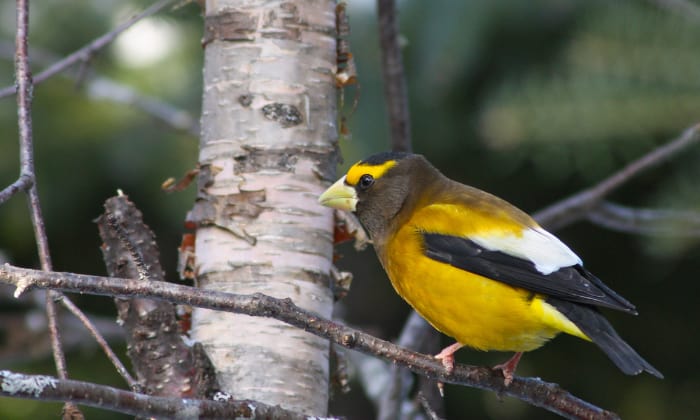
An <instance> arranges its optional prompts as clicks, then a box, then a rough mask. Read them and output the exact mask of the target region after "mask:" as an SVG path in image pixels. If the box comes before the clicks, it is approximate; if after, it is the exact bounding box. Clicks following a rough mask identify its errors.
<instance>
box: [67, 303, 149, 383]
mask: <svg viewBox="0 0 700 420" xmlns="http://www.w3.org/2000/svg"><path fill="white" fill-rule="evenodd" d="M61 303H62V304H63V306H64V307H65V308H66V309H68V310H69V311H70V312H71V313H72V314H73V315H75V317H76V318H78V319H79V320H80V322H81V323H82V324H83V326H84V327H85V328H86V329H87V330H88V331H89V332H90V334H91V335H92V337H93V338H94V339H95V341H97V344H98V345H99V346H100V347H101V348H102V351H104V353H105V355H106V356H107V358H108V359H109V361H110V362H112V364H113V365H114V368H115V369H117V372H118V373H119V374H120V375H121V376H122V378H124V380H125V381H126V383H127V384H128V385H129V388H131V389H132V390H133V391H138V390H139V389H140V388H141V386H140V385H139V383H138V382H137V381H136V380H135V379H134V378H133V377H132V376H131V374H130V373H129V371H128V370H127V369H126V367H125V366H124V364H123V363H122V362H121V360H119V357H118V356H117V355H116V354H114V351H113V350H112V348H111V347H109V344H107V340H105V338H104V337H103V336H102V334H101V333H100V331H99V330H98V329H97V327H95V325H94V324H93V323H92V321H90V319H88V317H87V316H86V315H85V314H84V313H83V311H81V310H80V308H78V307H77V306H76V305H75V304H74V303H73V302H72V301H71V300H70V299H68V297H65V296H64V298H63V299H61Z"/></svg>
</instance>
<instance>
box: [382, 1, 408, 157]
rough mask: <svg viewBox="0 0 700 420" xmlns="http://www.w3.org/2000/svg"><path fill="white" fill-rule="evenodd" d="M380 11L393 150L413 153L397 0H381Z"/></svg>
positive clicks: (386, 95) (386, 92)
mask: <svg viewBox="0 0 700 420" xmlns="http://www.w3.org/2000/svg"><path fill="white" fill-rule="evenodd" d="M377 13H378V15H379V45H380V47H381V50H382V75H383V76H384V100H385V101H386V106H387V110H388V112H389V126H390V131H391V150H393V151H396V152H410V151H411V149H412V147H411V119H410V115H409V110H408V91H407V88H406V76H405V74H404V70H403V59H402V58H401V46H400V44H399V23H398V20H397V16H396V4H395V3H394V0H377Z"/></svg>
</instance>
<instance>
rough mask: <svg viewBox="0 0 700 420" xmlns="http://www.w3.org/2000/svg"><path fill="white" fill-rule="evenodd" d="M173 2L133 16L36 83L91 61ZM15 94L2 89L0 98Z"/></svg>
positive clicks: (12, 89)
mask: <svg viewBox="0 0 700 420" xmlns="http://www.w3.org/2000/svg"><path fill="white" fill-rule="evenodd" d="M172 2H173V0H160V1H158V2H156V3H154V4H153V5H151V6H150V7H149V8H147V9H146V10H144V11H143V12H141V13H139V14H137V15H135V16H133V17H132V18H130V19H129V20H127V21H126V22H124V23H122V24H121V25H119V26H117V27H116V28H114V30H112V31H110V32H108V33H106V34H104V35H102V36H101V37H99V38H97V39H95V40H94V41H92V42H91V43H89V44H88V45H86V46H84V47H83V48H81V49H79V50H77V51H75V52H74V53H72V54H70V55H68V56H66V57H65V58H63V59H62V60H60V61H57V62H56V63H54V64H53V65H51V66H49V67H48V68H47V69H45V70H43V71H42V72H41V73H39V74H37V75H36V77H35V78H34V83H35V84H39V83H42V82H43V81H45V80H46V79H48V78H50V77H52V76H54V75H56V74H58V73H60V72H62V71H64V70H66V69H67V68H69V67H71V66H73V65H74V64H76V63H80V62H85V61H88V60H90V58H91V57H92V56H93V55H95V53H97V52H98V51H99V50H101V49H102V48H104V47H105V46H107V45H109V44H110V43H111V42H112V41H114V39H115V38H116V37H117V36H118V35H119V34H121V33H122V32H124V31H125V30H127V29H129V28H130V27H132V26H134V24H135V23H137V22H138V21H140V20H141V19H144V18H146V17H148V16H151V15H154V14H156V13H158V12H159V11H161V10H163V9H164V8H165V7H166V6H168V5H170V4H171V3H172ZM14 93H15V87H14V86H7V87H5V88H2V89H0V98H4V97H6V96H11V95H13V94H14Z"/></svg>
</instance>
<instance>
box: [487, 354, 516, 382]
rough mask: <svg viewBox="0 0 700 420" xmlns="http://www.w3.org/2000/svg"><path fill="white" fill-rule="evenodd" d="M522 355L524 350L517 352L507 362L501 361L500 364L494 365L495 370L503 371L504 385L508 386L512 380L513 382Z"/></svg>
mask: <svg viewBox="0 0 700 420" xmlns="http://www.w3.org/2000/svg"><path fill="white" fill-rule="evenodd" d="M522 356H523V353H522V352H517V353H515V354H514V355H513V357H511V358H510V359H508V360H507V361H506V362H505V363H501V364H500V365H496V366H494V367H493V370H500V371H501V372H503V378H504V380H503V385H505V386H508V385H510V384H511V382H513V374H514V373H515V369H516V368H517V367H518V362H520V358H521V357H522Z"/></svg>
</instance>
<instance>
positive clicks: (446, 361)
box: [435, 343, 464, 397]
mask: <svg viewBox="0 0 700 420" xmlns="http://www.w3.org/2000/svg"><path fill="white" fill-rule="evenodd" d="M462 347H464V344H460V343H454V344H452V345H450V346H447V347H445V348H444V349H442V351H440V353H438V354H436V355H435V358H436V359H438V360H440V361H441V362H442V365H443V366H444V367H445V370H446V371H447V374H448V375H449V374H451V373H452V371H453V370H454V369H455V352H456V351H457V350H459V349H461V348H462ZM437 387H438V391H440V396H441V397H444V396H445V390H444V388H445V384H443V383H442V382H439V381H438V383H437Z"/></svg>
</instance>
